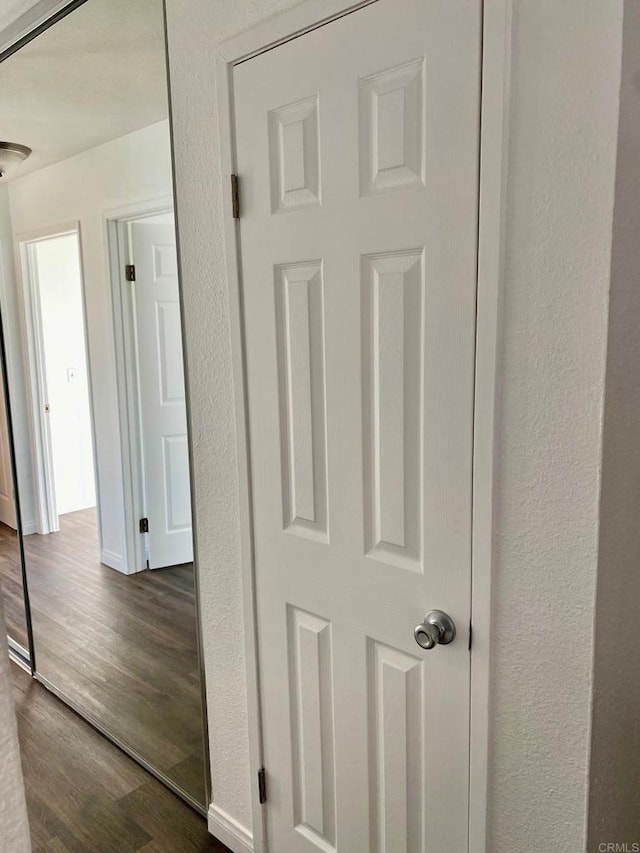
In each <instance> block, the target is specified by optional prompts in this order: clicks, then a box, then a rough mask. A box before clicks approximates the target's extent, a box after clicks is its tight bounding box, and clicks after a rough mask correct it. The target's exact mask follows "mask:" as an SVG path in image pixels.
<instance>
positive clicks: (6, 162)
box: [0, 142, 31, 178]
mask: <svg viewBox="0 0 640 853" xmlns="http://www.w3.org/2000/svg"><path fill="white" fill-rule="evenodd" d="M29 154H31V149H30V148H28V147H27V146H26V145H18V143H17V142H0V178H4V176H5V175H6V173H7V170H8V169H10V168H11V167H12V166H16V165H17V164H18V163H22V161H23V160H26V159H27V157H28V156H29Z"/></svg>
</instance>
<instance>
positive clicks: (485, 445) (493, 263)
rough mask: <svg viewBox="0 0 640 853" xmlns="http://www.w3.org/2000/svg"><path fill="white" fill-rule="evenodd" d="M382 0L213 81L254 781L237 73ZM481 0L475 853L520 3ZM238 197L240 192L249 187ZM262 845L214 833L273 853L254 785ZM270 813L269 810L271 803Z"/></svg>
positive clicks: (240, 42) (336, 5)
mask: <svg viewBox="0 0 640 853" xmlns="http://www.w3.org/2000/svg"><path fill="white" fill-rule="evenodd" d="M375 2H384V0H306V2H304V3H301V4H300V5H298V6H295V7H294V8H292V9H290V10H287V11H285V12H283V13H281V14H279V15H277V16H275V17H272V18H269V19H268V20H266V21H263V22H260V23H258V24H256V25H255V26H253V27H251V28H250V29H248V30H245V31H244V32H242V33H240V34H239V35H236V36H234V37H232V38H230V39H228V40H227V41H225V42H223V43H222V44H221V45H219V46H218V48H217V50H216V56H215V62H216V86H217V95H218V120H219V127H220V155H219V156H220V166H221V173H222V176H223V211H224V238H225V251H226V261H225V262H223V264H222V268H221V269H219V270H217V272H218V273H219V275H220V276H221V277H223V278H226V281H227V286H228V292H229V311H230V327H231V328H230V331H231V355H232V369H233V384H234V388H235V389H236V393H235V395H234V396H235V401H236V406H235V408H236V438H237V448H238V451H237V452H238V489H239V517H240V548H241V554H240V557H241V566H242V585H243V616H244V636H245V655H246V679H247V700H248V724H249V757H250V767H251V778H252V779H255V778H256V776H255V774H257V773H258V770H259V769H260V768H261V767H262V760H263V732H262V725H261V717H262V714H261V704H260V672H259V661H258V645H257V607H256V605H257V602H256V591H255V565H254V548H253V507H252V501H251V479H250V477H251V459H250V449H249V426H248V407H247V382H246V363H245V344H244V325H243V305H242V290H241V279H240V239H239V224H238V220H237V219H234V218H233V203H232V195H231V192H230V190H229V182H230V176H231V175H232V174H235V173H236V159H235V138H234V107H233V68H234V66H235V65H238V64H240V63H241V62H245V61H247V60H248V59H251V58H253V57H255V56H257V55H259V54H261V53H263V52H265V51H267V50H270V49H273V48H275V47H278V46H279V45H281V44H284V43H285V42H287V41H290V40H291V39H294V38H298V37H299V36H302V35H304V34H305V33H307V32H310V31H311V30H314V29H316V28H318V27H320V26H324V25H325V24H327V23H329V22H331V21H333V20H336V19H337V18H340V17H343V16H344V15H347V14H350V13H352V12H355V11H357V10H358V9H361V8H364V7H365V6H368V5H370V4H371V3H375ZM479 2H482V6H483V8H482V16H483V18H482V60H481V92H480V93H479V97H480V101H481V123H480V146H479V152H480V156H479V176H478V179H479V202H478V204H479V209H478V280H477V316H476V362H475V398H474V438H473V477H472V489H473V505H472V543H471V545H472V548H471V550H472V561H471V572H472V579H471V581H472V586H471V612H472V629H473V647H472V654H471V685H470V688H471V689H470V755H469V762H470V766H469V853H488V847H487V844H488V840H487V817H488V814H487V812H488V809H487V807H488V798H487V791H488V782H489V747H490V741H489V738H490V698H491V693H490V663H491V657H490V655H491V575H492V569H493V561H494V520H493V519H494V483H495V465H496V453H495V449H496V440H497V422H496V407H497V403H498V400H499V393H500V357H499V345H500V341H501V335H502V298H503V292H504V274H503V267H504V263H503V259H504V210H505V187H506V174H507V153H508V152H507V145H508V138H507V129H508V117H509V98H510V88H509V84H510V80H509V70H510V66H511V29H512V26H511V15H512V0H479ZM240 191H241V190H240ZM251 790H252V811H253V838H250V837H248V834H247V833H246V832H244V830H243V828H242V827H240V826H239V825H237V824H236V823H235V821H229V819H228V816H227V815H226V814H225V813H224V812H222V810H219V809H218V808H217V807H216V805H215V804H214V803H212V804H211V806H210V809H209V828H210V830H211V832H212V833H213V834H215V835H217V836H218V837H219V838H220V839H221V840H222V841H223V842H225V843H226V844H228V845H229V846H231V848H232V849H233V850H255V851H256V853H266V851H267V849H268V847H267V840H266V816H265V810H264V809H263V807H262V805H261V804H260V799H259V796H258V788H257V786H255V785H252V787H251ZM267 807H268V806H267Z"/></svg>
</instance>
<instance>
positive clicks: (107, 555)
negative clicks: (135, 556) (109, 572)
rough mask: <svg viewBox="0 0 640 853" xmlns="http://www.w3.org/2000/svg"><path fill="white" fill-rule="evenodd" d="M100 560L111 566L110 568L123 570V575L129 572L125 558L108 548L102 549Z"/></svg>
mask: <svg viewBox="0 0 640 853" xmlns="http://www.w3.org/2000/svg"><path fill="white" fill-rule="evenodd" d="M100 562H101V563H104V565H105V566H109V568H110V569H116V571H118V572H122V574H123V575H128V574H129V571H128V569H127V566H126V564H125V561H124V558H123V557H122V556H121V555H120V554H114V553H113V551H108V550H107V549H106V548H102V549H101V550H100Z"/></svg>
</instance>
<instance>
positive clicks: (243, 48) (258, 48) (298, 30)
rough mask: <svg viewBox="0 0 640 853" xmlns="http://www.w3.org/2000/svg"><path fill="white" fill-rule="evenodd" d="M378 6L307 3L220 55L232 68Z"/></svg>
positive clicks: (354, 0)
mask: <svg viewBox="0 0 640 853" xmlns="http://www.w3.org/2000/svg"><path fill="white" fill-rule="evenodd" d="M376 2H378V0H351V2H348V0H305V2H304V3H300V5H299V6H294V7H293V8H292V9H287V11H285V12H281V13H279V14H276V15H274V16H273V17H271V18H267V20H265V21H260V22H259V23H257V24H255V25H254V26H252V27H250V28H249V29H247V30H243V31H242V32H241V33H238V34H237V35H235V36H232V37H231V38H229V39H227V40H226V41H224V42H222V44H220V45H218V48H217V52H218V54H219V56H221V57H222V59H223V60H224V61H225V62H226V63H228V64H229V65H237V64H238V63H239V62H245V61H246V60H247V59H252V58H253V57H254V56H257V55H258V54H259V53H264V51H265V50H272V49H273V48H274V47H278V46H279V45H281V44H284V42H287V41H291V39H294V38H299V37H300V36H303V35H304V34H305V33H308V32H309V31H310V30H315V29H318V27H323V26H325V24H328V23H330V22H331V21H335V20H337V19H338V18H343V17H344V16H345V15H348V14H349V13H350V12H355V11H356V10H358V9H362V8H363V7H364V6H369V5H371V3H376Z"/></svg>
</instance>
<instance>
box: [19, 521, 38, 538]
mask: <svg viewBox="0 0 640 853" xmlns="http://www.w3.org/2000/svg"><path fill="white" fill-rule="evenodd" d="M37 532H38V531H37V529H36V523H35V521H33V519H32V520H31V521H23V522H22V535H23V536H31V534H32V533H37Z"/></svg>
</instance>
